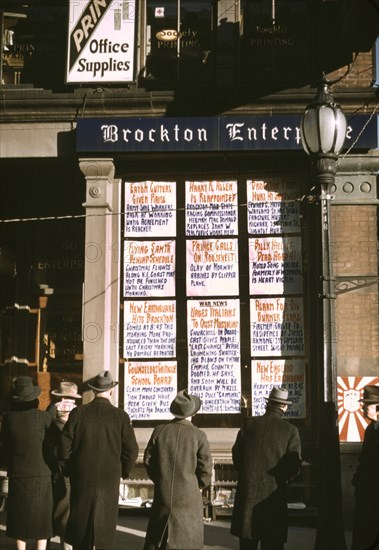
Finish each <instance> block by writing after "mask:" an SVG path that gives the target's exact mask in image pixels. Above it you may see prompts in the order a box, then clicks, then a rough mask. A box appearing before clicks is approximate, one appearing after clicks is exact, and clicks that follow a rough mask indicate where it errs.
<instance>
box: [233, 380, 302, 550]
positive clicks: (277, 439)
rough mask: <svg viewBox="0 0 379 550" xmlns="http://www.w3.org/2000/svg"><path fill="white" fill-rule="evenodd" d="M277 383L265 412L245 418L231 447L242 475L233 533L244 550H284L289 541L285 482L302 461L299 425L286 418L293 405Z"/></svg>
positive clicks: (234, 513) (238, 485)
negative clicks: (260, 549) (288, 409)
mask: <svg viewBox="0 0 379 550" xmlns="http://www.w3.org/2000/svg"><path fill="white" fill-rule="evenodd" d="M287 397H288V392H287V390H286V389H284V388H277V387H274V388H273V389H272V391H271V393H270V396H269V398H268V400H267V401H268V403H267V408H266V412H265V414H264V415H263V416H256V417H252V418H247V419H246V420H245V421H244V424H243V426H242V428H241V429H240V431H239V432H238V434H237V439H236V442H235V444H234V446H233V449H232V456H233V462H234V464H235V466H236V469H237V471H238V473H239V478H238V484H237V490H236V496H235V502H234V508H233V516H232V523H231V533H232V534H233V535H236V536H238V537H239V539H240V550H255V549H256V548H257V545H258V541H261V548H262V550H279V549H280V550H281V549H283V548H284V542H286V540H287V529H288V520H287V494H286V486H287V482H288V481H289V480H290V479H291V478H292V477H294V476H295V475H296V474H297V473H298V471H299V468H300V464H301V459H300V456H301V449H300V436H299V432H298V429H297V428H296V427H295V426H293V425H292V424H290V423H289V422H287V421H286V420H284V418H283V414H284V412H285V411H286V409H287V406H288V405H289V404H290V403H291V402H290V401H288V399H287Z"/></svg>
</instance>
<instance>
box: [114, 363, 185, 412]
mask: <svg viewBox="0 0 379 550" xmlns="http://www.w3.org/2000/svg"><path fill="white" fill-rule="evenodd" d="M177 371H178V367H177V363H176V361H160V362H159V363H158V362H143V363H142V362H127V363H125V398H124V403H125V406H126V410H127V412H128V414H129V416H130V418H131V419H132V420H161V419H162V420H163V419H168V418H172V414H171V413H170V404H171V401H172V400H173V399H174V397H175V396H176V393H177Z"/></svg>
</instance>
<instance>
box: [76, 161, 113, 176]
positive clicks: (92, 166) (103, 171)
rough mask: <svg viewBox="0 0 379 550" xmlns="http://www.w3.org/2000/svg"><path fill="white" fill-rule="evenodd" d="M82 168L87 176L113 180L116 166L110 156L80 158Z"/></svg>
mask: <svg viewBox="0 0 379 550" xmlns="http://www.w3.org/2000/svg"><path fill="white" fill-rule="evenodd" d="M79 167H80V170H81V171H82V172H83V174H84V175H85V177H86V179H87V178H93V179H103V178H107V179H109V180H113V178H114V173H115V167H114V163H113V159H110V158H88V159H86V158H83V159H79Z"/></svg>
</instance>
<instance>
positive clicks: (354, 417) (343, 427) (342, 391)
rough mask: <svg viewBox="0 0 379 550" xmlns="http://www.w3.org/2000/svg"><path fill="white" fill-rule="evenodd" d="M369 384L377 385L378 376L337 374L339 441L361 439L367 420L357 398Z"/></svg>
mask: <svg viewBox="0 0 379 550" xmlns="http://www.w3.org/2000/svg"><path fill="white" fill-rule="evenodd" d="M369 384H371V385H373V386H379V376H337V400H338V426H339V435H340V441H350V442H353V441H363V438H364V434H365V429H366V428H367V426H368V421H367V419H366V418H365V417H364V414H363V409H362V405H363V404H362V403H361V402H360V401H359V399H363V388H364V387H365V386H368V385H369Z"/></svg>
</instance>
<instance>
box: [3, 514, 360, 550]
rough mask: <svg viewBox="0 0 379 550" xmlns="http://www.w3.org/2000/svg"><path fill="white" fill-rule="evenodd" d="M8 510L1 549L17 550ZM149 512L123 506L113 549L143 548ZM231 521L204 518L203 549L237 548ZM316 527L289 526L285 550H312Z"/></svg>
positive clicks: (53, 549) (55, 543)
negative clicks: (8, 525)
mask: <svg viewBox="0 0 379 550" xmlns="http://www.w3.org/2000/svg"><path fill="white" fill-rule="evenodd" d="M5 520H6V513H5V512H1V513H0V548H1V550H14V549H15V548H16V544H15V541H14V540H12V539H9V538H7V537H6V536H5ZM147 522H148V515H147V513H146V512H145V513H139V511H134V510H120V514H119V524H118V526H117V532H116V538H115V544H114V545H113V547H112V549H110V550H142V548H143V543H144V537H145V531H146V525H147ZM229 526H230V521H229V520H228V519H225V520H222V521H210V522H205V525H204V531H205V540H204V550H238V548H239V545H238V539H237V538H236V537H233V536H232V535H231V534H230V533H229ZM315 536H316V530H315V528H312V527H300V526H293V525H292V526H290V528H289V534H288V542H287V544H286V545H285V550H313V548H314V541H315ZM346 543H347V548H350V544H351V534H350V533H346ZM34 548H35V546H33V544H29V545H28V550H32V549H33V550H34ZM48 548H49V550H59V548H60V545H59V540H58V539H57V538H55V539H52V541H50V544H49V546H48Z"/></svg>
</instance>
